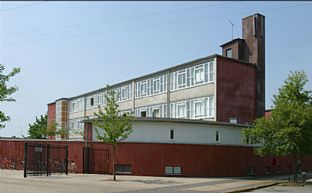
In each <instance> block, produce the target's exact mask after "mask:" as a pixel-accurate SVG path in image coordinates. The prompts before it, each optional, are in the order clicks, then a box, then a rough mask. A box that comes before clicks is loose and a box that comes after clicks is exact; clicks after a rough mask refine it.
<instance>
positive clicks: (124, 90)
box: [121, 86, 129, 100]
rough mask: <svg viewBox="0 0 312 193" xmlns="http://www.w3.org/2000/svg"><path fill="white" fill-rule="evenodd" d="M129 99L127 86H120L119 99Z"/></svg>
mask: <svg viewBox="0 0 312 193" xmlns="http://www.w3.org/2000/svg"><path fill="white" fill-rule="evenodd" d="M127 99H129V86H124V87H122V88H121V100H127Z"/></svg>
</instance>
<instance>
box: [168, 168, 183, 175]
mask: <svg viewBox="0 0 312 193" xmlns="http://www.w3.org/2000/svg"><path fill="white" fill-rule="evenodd" d="M181 172H182V170H181V166H166V167H165V174H167V175H180V174H181Z"/></svg>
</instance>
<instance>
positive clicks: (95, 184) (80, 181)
mask: <svg viewBox="0 0 312 193" xmlns="http://www.w3.org/2000/svg"><path fill="white" fill-rule="evenodd" d="M117 179H118V182H114V181H113V180H112V176H110V175H91V174H89V175H86V174H70V175H68V176H66V175H52V176H49V177H46V176H29V177H27V178H23V172H22V171H16V170H0V193H20V192H23V193H89V192H90V193H113V192H119V193H204V192H205V193H209V192H233V191H237V190H242V189H246V188H247V189H250V188H256V187H259V186H267V185H271V184H275V183H278V182H281V180H280V179H279V178H271V179H268V178H267V179H255V178H253V179H247V178H186V177H147V176H117Z"/></svg>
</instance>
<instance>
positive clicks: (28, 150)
mask: <svg viewBox="0 0 312 193" xmlns="http://www.w3.org/2000/svg"><path fill="white" fill-rule="evenodd" d="M51 173H66V175H67V174H68V146H67V145H49V144H35V143H25V145H24V178H26V177H27V175H47V176H49V175H51Z"/></svg>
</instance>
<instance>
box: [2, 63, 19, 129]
mask: <svg viewBox="0 0 312 193" xmlns="http://www.w3.org/2000/svg"><path fill="white" fill-rule="evenodd" d="M4 70H5V67H4V66H3V65H2V64H0V102H13V101H15V99H14V98H12V97H10V95H12V94H13V93H15V92H16V91H17V87H16V86H12V87H10V86H8V85H7V82H9V81H10V79H11V78H12V77H13V76H15V75H16V74H17V73H19V72H20V68H13V70H12V71H11V72H9V73H8V74H7V75H5V74H3V73H4ZM9 120H10V117H9V116H7V115H5V113H4V112H2V111H1V110H0V129H1V128H4V127H5V124H4V123H5V122H7V121H9Z"/></svg>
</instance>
